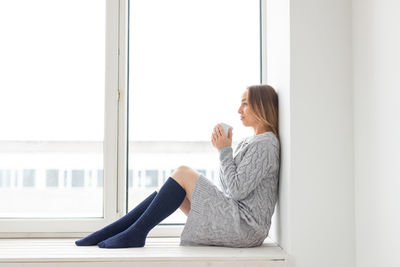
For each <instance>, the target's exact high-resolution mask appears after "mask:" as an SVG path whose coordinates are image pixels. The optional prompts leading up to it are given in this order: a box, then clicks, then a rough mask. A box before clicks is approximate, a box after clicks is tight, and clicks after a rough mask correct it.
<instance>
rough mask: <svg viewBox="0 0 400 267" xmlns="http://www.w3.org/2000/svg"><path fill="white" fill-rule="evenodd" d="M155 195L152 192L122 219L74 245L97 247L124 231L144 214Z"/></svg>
mask: <svg viewBox="0 0 400 267" xmlns="http://www.w3.org/2000/svg"><path fill="white" fill-rule="evenodd" d="M156 195H157V192H156V191H154V192H153V193H152V194H150V195H149V196H148V197H147V198H146V199H144V200H143V201H142V202H141V203H139V204H138V205H137V206H136V207H135V208H134V209H132V210H131V211H130V212H128V213H127V214H125V215H124V216H123V217H121V218H119V219H118V220H117V221H115V222H113V223H111V224H109V225H107V226H105V227H103V228H102V229H100V230H98V231H96V232H94V233H91V234H90V235H88V236H86V237H84V238H82V239H80V240H76V241H75V244H76V245H77V246H92V245H97V243H99V242H101V241H103V240H105V239H107V238H109V237H111V236H114V235H116V234H118V233H120V232H122V231H124V230H125V229H127V228H128V227H129V226H131V225H132V224H133V223H134V222H136V220H137V219H138V218H139V217H140V216H141V215H142V214H143V212H145V210H146V209H147V207H148V206H149V205H150V203H151V202H152V201H153V199H154V198H155V196H156Z"/></svg>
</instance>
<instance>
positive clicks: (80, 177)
mask: <svg viewBox="0 0 400 267" xmlns="http://www.w3.org/2000/svg"><path fill="white" fill-rule="evenodd" d="M84 184H85V173H84V171H83V170H72V179H71V186H72V187H83V185H84Z"/></svg>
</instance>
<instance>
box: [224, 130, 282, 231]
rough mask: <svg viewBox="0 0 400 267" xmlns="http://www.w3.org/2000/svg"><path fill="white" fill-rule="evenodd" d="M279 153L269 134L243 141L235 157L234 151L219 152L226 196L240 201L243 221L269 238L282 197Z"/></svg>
mask: <svg viewBox="0 0 400 267" xmlns="http://www.w3.org/2000/svg"><path fill="white" fill-rule="evenodd" d="M279 149H280V147H279V141H278V139H277V138H276V136H275V134H273V133H272V132H265V133H263V134H259V135H256V136H252V137H249V138H246V139H244V140H242V141H241V142H240V143H239V144H238V146H237V147H236V150H235V154H234V155H232V147H224V148H222V149H220V150H219V154H220V156H219V158H220V175H219V178H220V182H221V185H222V188H223V191H224V193H225V194H227V195H228V196H230V197H231V198H232V199H234V200H236V201H237V203H238V205H239V212H240V217H241V218H242V219H243V220H244V221H246V222H247V223H248V224H249V226H251V227H253V228H254V229H255V230H256V231H257V232H259V233H260V234H261V235H265V237H266V236H267V235H268V231H269V228H270V226H271V217H272V214H273V212H274V208H275V204H276V202H277V197H278V180H279ZM236 157H238V159H237V160H234V158H235V159H236ZM235 161H237V162H238V164H236V163H235Z"/></svg>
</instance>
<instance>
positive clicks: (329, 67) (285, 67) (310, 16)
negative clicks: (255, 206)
mask: <svg viewBox="0 0 400 267" xmlns="http://www.w3.org/2000/svg"><path fill="white" fill-rule="evenodd" d="M267 1H268V4H267V8H268V9H269V10H268V14H273V15H270V16H268V18H267V20H268V21H267V25H268V26H267V27H268V29H272V30H270V31H269V32H268V35H267V45H268V60H267V61H268V64H267V65H268V70H267V71H268V75H267V77H268V80H267V82H268V83H269V84H271V85H272V86H274V87H276V88H277V90H278V94H279V97H280V119H281V121H280V130H281V134H282V135H281V138H282V159H283V163H282V165H281V180H280V199H279V203H278V211H277V214H276V218H274V219H275V221H274V222H279V225H280V228H279V227H278V228H279V229H276V231H274V232H273V233H271V234H272V237H273V239H274V240H276V241H278V243H279V244H280V245H281V246H282V247H283V248H284V249H285V250H286V251H287V252H288V253H289V254H290V255H291V257H292V264H291V266H296V267H322V266H323V267H329V266H332V267H338V266H340V267H353V266H355V229H354V225H355V221H354V179H353V109H352V107H353V106H352V104H353V93H352V67H351V66H352V59H351V1H347V0H267Z"/></svg>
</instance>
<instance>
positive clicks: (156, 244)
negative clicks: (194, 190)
mask: <svg viewBox="0 0 400 267" xmlns="http://www.w3.org/2000/svg"><path fill="white" fill-rule="evenodd" d="M75 240H76V239H71V238H51V239H45V238H19V239H0V266H1V265H3V264H5V265H7V266H14V264H15V266H17V265H18V264H21V263H31V265H27V266H36V264H38V265H37V266H39V265H40V266H43V265H45V264H46V263H48V264H49V266H50V265H51V266H64V265H62V264H65V263H67V262H74V264H76V263H81V265H79V266H91V265H92V264H94V263H102V265H101V266H107V263H109V264H111V265H112V266H117V265H116V264H117V263H121V265H120V266H128V265H125V264H128V263H130V264H133V263H138V266H139V263H140V266H143V264H145V266H147V264H149V265H150V263H151V265H152V266H153V265H157V264H159V265H160V266H161V265H163V264H165V263H166V262H168V263H171V262H174V263H175V264H183V265H185V264H188V262H196V263H199V262H203V263H209V262H215V263H218V264H220V265H221V266H224V264H229V266H234V265H235V264H237V263H240V262H241V263H242V264H243V263H249V262H251V263H254V264H255V265H262V266H285V262H286V261H287V254H286V253H285V252H284V251H283V250H282V249H281V248H280V247H279V246H277V245H276V244H275V243H274V242H273V241H272V240H271V239H270V238H267V239H266V240H265V241H264V244H263V245H262V246H260V247H254V248H228V247H218V246H197V247H195V246H180V245H179V241H180V239H179V238H147V240H146V245H145V247H141V248H123V249H104V248H99V247H98V246H76V245H75V243H74V241H75ZM84 263H87V265H86V264H84ZM265 263H268V264H265ZM218 264H217V265H218ZM111 265H110V266H111ZM130 266H132V265H130ZM175 266H176V265H175ZM196 266H198V265H196ZM199 266H202V265H199ZM213 266H214V265H213ZM238 266H240V265H238Z"/></svg>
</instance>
